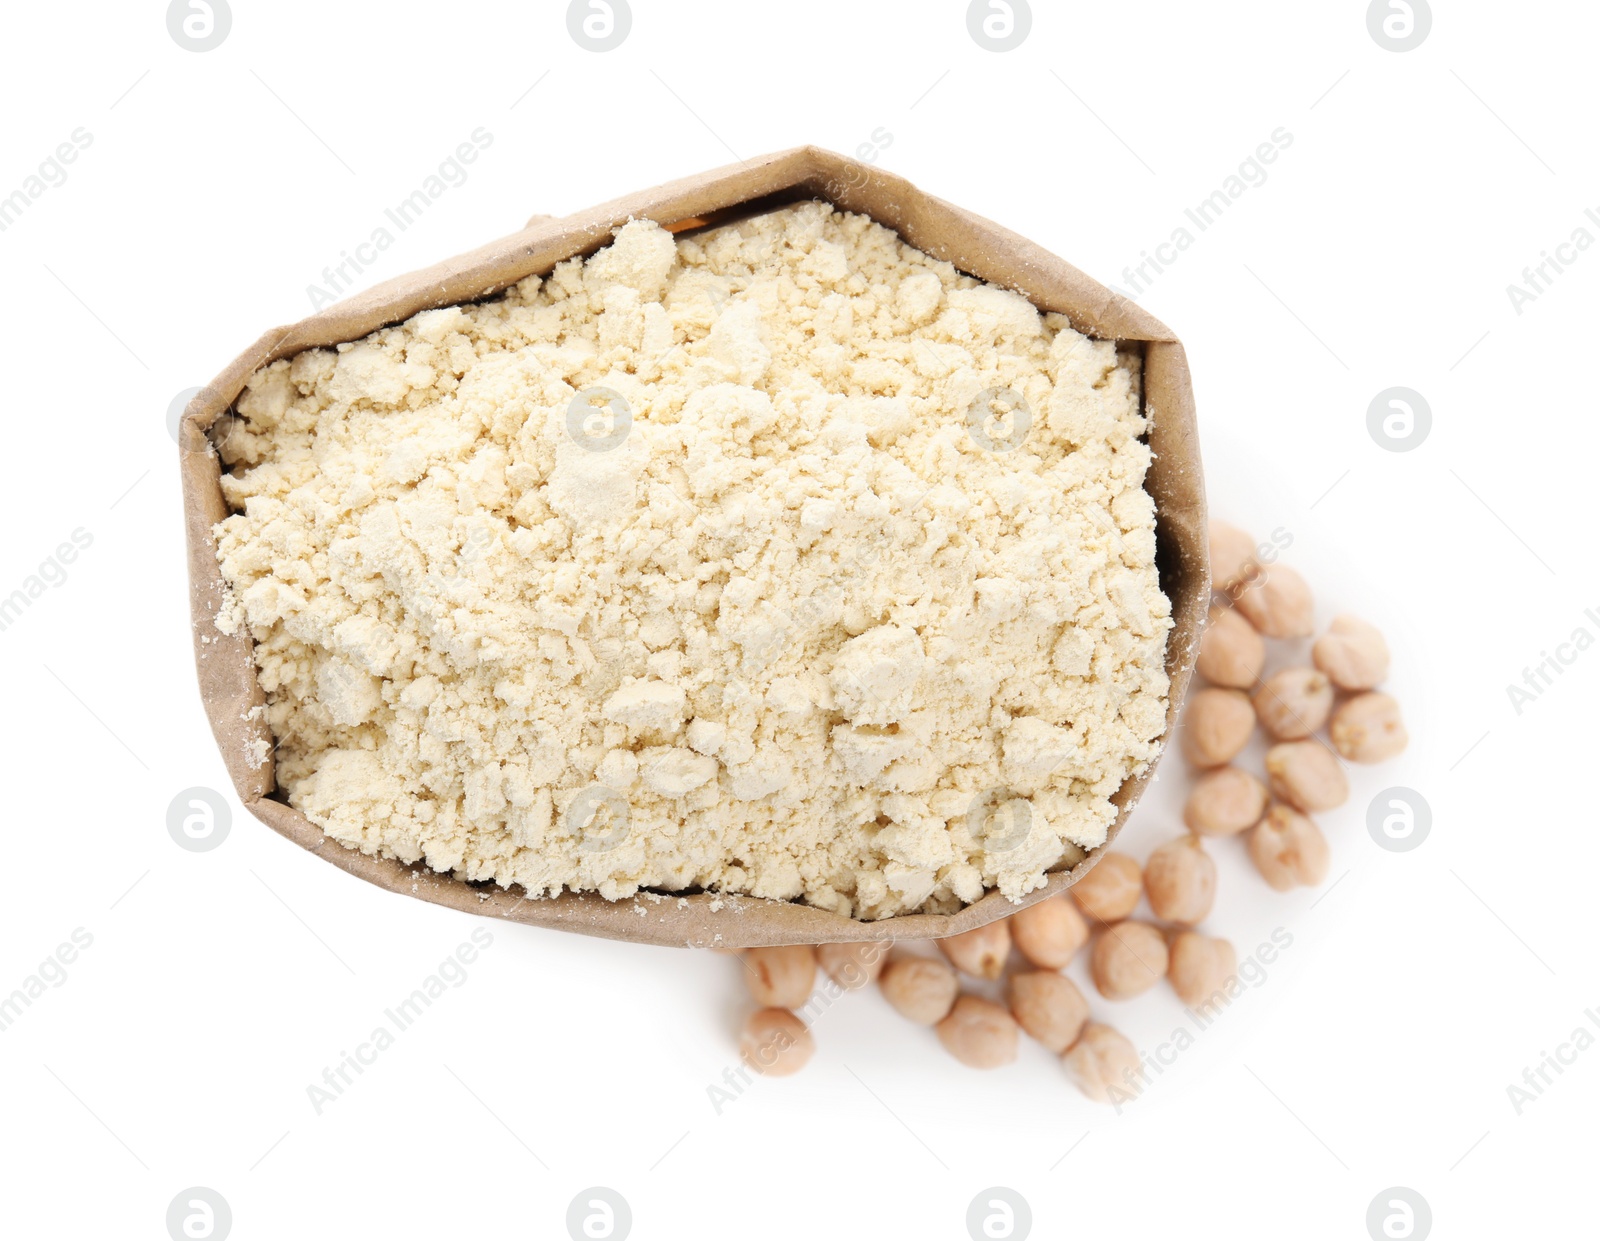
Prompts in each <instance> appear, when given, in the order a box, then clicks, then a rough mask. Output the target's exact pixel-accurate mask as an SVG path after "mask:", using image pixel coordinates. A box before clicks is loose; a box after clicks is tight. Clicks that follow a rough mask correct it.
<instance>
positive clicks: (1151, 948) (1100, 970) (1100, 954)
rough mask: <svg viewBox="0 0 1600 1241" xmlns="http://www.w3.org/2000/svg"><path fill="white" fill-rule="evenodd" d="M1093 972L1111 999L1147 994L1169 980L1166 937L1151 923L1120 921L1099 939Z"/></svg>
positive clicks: (1097, 985) (1096, 982)
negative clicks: (1162, 981) (1164, 979)
mask: <svg viewBox="0 0 1600 1241" xmlns="http://www.w3.org/2000/svg"><path fill="white" fill-rule="evenodd" d="M1089 973H1090V974H1091V975H1093V977H1094V985H1095V989H1096V990H1098V991H1099V992H1100V994H1101V995H1103V996H1105V997H1106V999H1108V1000H1127V999H1131V998H1132V997H1133V996H1136V995H1143V994H1144V993H1145V992H1146V991H1148V990H1150V988H1151V987H1153V986H1155V985H1156V983H1158V982H1160V981H1161V980H1162V978H1164V977H1166V973H1167V941H1166V937H1165V936H1163V935H1162V934H1161V932H1160V931H1158V930H1157V929H1156V928H1155V927H1153V926H1151V925H1150V924H1149V923H1148V922H1119V923H1117V925H1116V926H1113V927H1109V928H1107V929H1106V931H1105V932H1104V933H1103V934H1102V935H1101V936H1100V938H1099V939H1097V940H1095V942H1094V950H1093V952H1091V953H1090V956H1089Z"/></svg>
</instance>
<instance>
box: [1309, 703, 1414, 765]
mask: <svg viewBox="0 0 1600 1241" xmlns="http://www.w3.org/2000/svg"><path fill="white" fill-rule="evenodd" d="M1328 736H1329V737H1331V738H1332V739H1333V748H1334V749H1336V750H1338V751H1339V753H1340V754H1343V755H1344V756H1345V757H1346V758H1347V759H1349V760H1350V761H1351V762H1352V763H1381V762H1383V761H1384V760H1385V759H1388V758H1393V757H1394V756H1395V755H1396V754H1398V753H1400V751H1401V750H1403V749H1405V748H1406V742H1407V741H1408V740H1409V738H1408V737H1407V735H1406V726H1405V724H1404V723H1403V722H1402V721H1401V719H1400V704H1399V703H1398V702H1396V701H1395V700H1394V699H1393V698H1391V697H1389V695H1388V694H1379V693H1366V694H1357V695H1356V696H1355V697H1354V698H1352V699H1350V700H1349V701H1348V702H1342V703H1340V704H1339V709H1338V710H1337V711H1335V712H1334V713H1333V722H1332V723H1330V724H1329V725H1328Z"/></svg>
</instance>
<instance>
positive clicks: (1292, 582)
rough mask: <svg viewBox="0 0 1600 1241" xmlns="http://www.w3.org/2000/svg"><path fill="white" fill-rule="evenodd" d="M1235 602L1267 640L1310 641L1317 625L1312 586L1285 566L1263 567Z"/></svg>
mask: <svg viewBox="0 0 1600 1241" xmlns="http://www.w3.org/2000/svg"><path fill="white" fill-rule="evenodd" d="M1235 603H1236V604H1237V606H1238V608H1239V610H1240V611H1241V612H1243V613H1244V614H1245V616H1246V618H1247V619H1248V620H1249V621H1250V623H1251V624H1252V625H1254V626H1255V627H1256V628H1257V629H1258V630H1260V631H1261V633H1262V634H1263V635H1265V636H1266V637H1268V638H1309V637H1310V636H1311V631H1312V629H1313V627H1314V625H1315V623H1316V618H1315V615H1314V611H1315V609H1314V605H1313V603H1312V600H1311V587H1309V586H1307V585H1306V579H1305V578H1303V577H1301V576H1300V575H1299V574H1298V573H1296V572H1295V571H1294V570H1293V569H1291V568H1290V567H1289V566H1288V565H1282V564H1276V565H1273V566H1272V567H1271V568H1265V567H1263V568H1262V569H1261V572H1260V575H1259V576H1258V577H1256V578H1255V579H1254V580H1253V581H1251V582H1249V583H1248V584H1246V586H1245V587H1244V589H1243V591H1242V592H1241V593H1240V594H1239V596H1238V598H1237V599H1236V600H1235Z"/></svg>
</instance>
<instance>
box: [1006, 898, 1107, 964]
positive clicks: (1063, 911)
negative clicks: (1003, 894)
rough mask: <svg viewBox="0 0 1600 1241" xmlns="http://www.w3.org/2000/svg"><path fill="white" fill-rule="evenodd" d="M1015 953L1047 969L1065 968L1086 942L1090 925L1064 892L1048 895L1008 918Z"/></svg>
mask: <svg viewBox="0 0 1600 1241" xmlns="http://www.w3.org/2000/svg"><path fill="white" fill-rule="evenodd" d="M1011 939H1012V942H1013V943H1015V944H1016V946H1017V951H1019V952H1020V953H1022V955H1023V956H1025V957H1027V958H1028V960H1029V961H1031V962H1032V963H1033V964H1034V965H1037V966H1039V967H1041V968H1042V969H1047V970H1058V969H1062V968H1064V967H1065V966H1066V965H1067V964H1068V963H1069V962H1070V961H1071V960H1072V958H1073V957H1075V956H1077V955H1078V949H1080V948H1082V947H1083V946H1084V945H1085V944H1086V943H1088V942H1089V924H1088V923H1087V922H1085V921H1084V920H1083V915H1082V914H1081V913H1079V912H1078V907H1077V906H1076V905H1074V904H1073V903H1072V902H1071V901H1069V900H1068V899H1067V898H1066V894H1065V893H1061V894H1058V895H1056V896H1047V897H1045V899H1044V900H1042V901H1039V902H1038V903H1037V904H1033V905H1029V906H1028V907H1027V908H1026V909H1019V910H1017V912H1016V913H1014V914H1012V915H1011Z"/></svg>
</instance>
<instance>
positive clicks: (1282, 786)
mask: <svg viewBox="0 0 1600 1241" xmlns="http://www.w3.org/2000/svg"><path fill="white" fill-rule="evenodd" d="M1267 780H1268V782H1269V783H1270V784H1271V785H1272V795H1273V796H1274V797H1276V798H1277V799H1278V800H1279V801H1286V802H1288V803H1289V804H1290V805H1291V806H1293V807H1294V808H1295V809H1296V810H1300V811H1304V812H1306V813H1310V812H1311V811H1313V810H1332V809H1334V808H1335V807H1336V806H1342V805H1344V804H1345V802H1346V801H1348V800H1349V798H1350V778H1349V777H1348V776H1346V775H1345V773H1344V764H1343V763H1341V762H1340V761H1339V757H1338V755H1336V754H1334V753H1333V752H1332V751H1331V750H1329V749H1328V747H1327V746H1326V745H1324V744H1323V743H1322V742H1320V741H1286V742H1284V743H1283V744H1282V745H1275V746H1273V747H1272V748H1271V749H1270V750H1268V751H1267Z"/></svg>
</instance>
